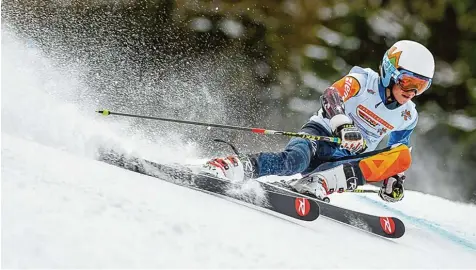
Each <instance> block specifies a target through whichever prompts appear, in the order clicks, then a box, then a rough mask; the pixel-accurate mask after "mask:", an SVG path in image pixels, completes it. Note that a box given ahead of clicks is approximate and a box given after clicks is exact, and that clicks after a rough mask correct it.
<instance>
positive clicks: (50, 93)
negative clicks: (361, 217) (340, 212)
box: [1, 28, 476, 269]
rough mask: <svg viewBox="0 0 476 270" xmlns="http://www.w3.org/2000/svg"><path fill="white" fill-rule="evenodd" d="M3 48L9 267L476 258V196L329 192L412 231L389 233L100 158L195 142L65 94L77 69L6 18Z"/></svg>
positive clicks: (5, 259) (424, 263)
mask: <svg viewBox="0 0 476 270" xmlns="http://www.w3.org/2000/svg"><path fill="white" fill-rule="evenodd" d="M2 56H4V57H2V67H3V69H2V79H3V80H2V139H1V147H2V153H1V161H2V162H1V168H2V175H1V177H2V187H1V197H2V205H1V211H2V226H1V230H2V231H1V232H2V239H1V244H2V249H1V258H2V262H1V266H2V268H132V267H134V268H152V267H153V268H179V267H180V268H382V267H395V268H468V269H469V268H474V266H475V265H476V249H475V246H476V245H475V243H476V235H475V231H476V206H474V205H468V204H462V203H455V202H451V201H448V200H445V199H441V198H438V197H435V196H430V195H426V194H422V193H418V192H407V193H406V195H405V199H404V200H403V201H402V202H400V203H398V204H391V205H390V204H385V203H383V202H381V201H379V200H378V198H377V197H376V196H375V194H373V195H363V194H339V195H333V196H332V197H331V201H332V203H334V204H336V205H340V206H344V207H347V208H350V209H353V210H358V211H362V212H367V213H372V214H378V215H387V216H388V215H391V216H397V217H399V218H401V219H402V220H403V221H404V222H405V224H406V227H407V230H406V234H405V235H404V236H403V237H402V238H400V239H396V240H389V239H384V238H381V237H376V236H373V235H371V234H369V233H366V232H364V231H360V230H356V229H354V228H351V227H349V226H345V225H342V224H339V223H336V222H334V221H332V220H329V219H326V218H323V217H320V218H319V219H317V220H316V221H314V222H304V221H298V220H294V219H292V218H288V217H284V216H280V215H278V214H275V213H273V212H271V211H268V210H262V209H260V211H256V210H254V209H253V208H256V207H254V206H251V205H243V203H241V202H240V203H236V201H235V200H233V199H224V198H221V196H214V195H210V194H207V193H206V192H201V191H197V190H193V189H188V188H185V187H180V186H177V185H174V184H171V183H168V182H165V181H161V180H159V179H155V178H152V177H148V176H144V175H139V174H136V173H133V172H130V171H126V170H123V169H120V168H117V167H114V166H110V165H108V164H105V163H102V162H98V161H96V160H94V156H95V150H96V149H97V147H100V146H107V147H117V148H120V149H122V150H124V149H126V150H127V149H129V150H131V151H137V152H138V153H140V154H141V155H145V156H152V157H155V158H157V159H158V160H157V161H162V162H176V161H178V160H182V159H184V158H185V157H189V156H193V155H191V153H193V152H194V150H193V149H188V150H187V151H177V149H176V148H174V147H171V146H168V145H160V146H157V145H154V144H151V143H150V142H144V141H141V140H140V139H135V138H136V137H132V138H131V137H130V136H129V135H130V134H123V133H122V132H121V131H122V129H123V128H124V127H125V126H126V125H127V123H124V122H120V120H117V119H108V120H104V119H102V118H101V116H98V115H94V114H93V113H85V108H88V109H87V110H86V111H88V110H89V109H91V108H89V107H90V106H89V105H88V104H77V103H75V102H67V101H65V96H68V93H69V94H74V92H75V91H78V90H77V89H78V88H79V87H75V86H74V87H73V86H71V85H76V84H80V81H76V80H74V79H72V78H70V77H68V76H62V73H61V71H57V70H55V69H54V67H53V66H52V65H50V64H49V60H48V59H45V58H44V57H43V56H42V55H41V53H40V52H38V51H35V50H33V49H30V48H27V47H26V46H24V44H23V43H22V42H21V41H20V40H18V39H16V38H15V37H14V36H13V35H11V33H9V32H6V31H5V30H4V29H3V28H2ZM86 102H87V101H86ZM18 108H21V109H22V111H21V113H20V112H19V111H18ZM139 137H140V136H139ZM184 152H186V153H184ZM245 206H246V207H245Z"/></svg>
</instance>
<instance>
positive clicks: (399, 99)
mask: <svg viewBox="0 0 476 270" xmlns="http://www.w3.org/2000/svg"><path fill="white" fill-rule="evenodd" d="M395 100H396V101H397V102H398V103H399V104H400V105H404V104H405V103H407V102H408V101H410V100H412V98H411V97H405V96H404V95H400V96H398V97H397V96H395Z"/></svg>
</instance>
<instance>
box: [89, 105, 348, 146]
mask: <svg viewBox="0 0 476 270" xmlns="http://www.w3.org/2000/svg"><path fill="white" fill-rule="evenodd" d="M96 112H97V113H100V114H102V115H106V116H107V115H118V116H126V117H134V118H142V119H151V120H159V121H166V122H174V123H182V124H190V125H197V126H206V127H216V128H227V129H234V130H243V131H250V132H253V133H257V134H265V135H284V136H288V137H299V138H304V139H309V140H315V141H327V142H332V143H337V144H340V143H341V139H340V138H337V137H328V136H315V135H309V134H301V133H296V132H287V131H277V130H270V129H263V128H248V127H239V126H230V125H220V124H212V123H203V122H197V121H187V120H179V119H171V118H164V117H154V116H144V115H137V114H127V113H119V112H111V111H109V110H100V111H96Z"/></svg>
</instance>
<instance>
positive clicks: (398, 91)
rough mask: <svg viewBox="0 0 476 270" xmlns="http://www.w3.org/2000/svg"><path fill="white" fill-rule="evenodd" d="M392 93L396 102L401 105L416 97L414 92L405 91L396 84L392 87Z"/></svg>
mask: <svg viewBox="0 0 476 270" xmlns="http://www.w3.org/2000/svg"><path fill="white" fill-rule="evenodd" d="M392 92H393V96H394V97H395V99H396V100H397V102H398V103H400V104H402V105H403V104H405V103H407V102H408V101H410V100H411V99H412V98H413V97H415V96H416V90H409V91H405V90H403V89H402V88H401V87H400V86H399V84H397V83H396V84H394V85H393V88H392Z"/></svg>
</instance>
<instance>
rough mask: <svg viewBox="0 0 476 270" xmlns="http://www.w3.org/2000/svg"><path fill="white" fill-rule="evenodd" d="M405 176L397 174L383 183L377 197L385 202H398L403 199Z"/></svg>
mask: <svg viewBox="0 0 476 270" xmlns="http://www.w3.org/2000/svg"><path fill="white" fill-rule="evenodd" d="M404 181H405V175H403V174H397V175H394V176H392V177H389V178H387V179H385V180H384V181H383V186H382V187H381V188H380V190H379V192H378V195H379V196H380V198H382V200H384V201H386V202H398V201H401V200H402V199H403V193H404V191H405V189H404V188H403V182H404Z"/></svg>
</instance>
